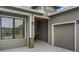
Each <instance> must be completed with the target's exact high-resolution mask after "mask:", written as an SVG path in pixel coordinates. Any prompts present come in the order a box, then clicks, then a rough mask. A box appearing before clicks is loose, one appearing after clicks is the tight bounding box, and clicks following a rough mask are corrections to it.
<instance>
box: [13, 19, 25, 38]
mask: <svg viewBox="0 0 79 59" xmlns="http://www.w3.org/2000/svg"><path fill="white" fill-rule="evenodd" d="M14 32H15V38H23V37H24V22H23V20H20V19H15V29H14Z"/></svg>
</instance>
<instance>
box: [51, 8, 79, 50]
mask: <svg viewBox="0 0 79 59" xmlns="http://www.w3.org/2000/svg"><path fill="white" fill-rule="evenodd" d="M75 20H79V8H76V9H73V10H70V11H67V12H63V13H60V14H56V15H53V16H51V20H50V22H51V30H50V33H51V31H52V24H54V23H61V22H68V21H75ZM76 29H77V32H76V33H77V42H76V45H77V46H76V48H77V51H79V24H77V28H76ZM51 35H52V33H51ZM50 38H52V36H51V37H50ZM51 40H52V39H51Z"/></svg>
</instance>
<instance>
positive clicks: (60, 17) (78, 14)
mask: <svg viewBox="0 0 79 59" xmlns="http://www.w3.org/2000/svg"><path fill="white" fill-rule="evenodd" d="M51 19H52V20H51V23H60V22H66V21H74V20H79V9H78V8H77V9H74V10H71V11H67V12H64V13H60V14H57V15H54V16H52V17H51Z"/></svg>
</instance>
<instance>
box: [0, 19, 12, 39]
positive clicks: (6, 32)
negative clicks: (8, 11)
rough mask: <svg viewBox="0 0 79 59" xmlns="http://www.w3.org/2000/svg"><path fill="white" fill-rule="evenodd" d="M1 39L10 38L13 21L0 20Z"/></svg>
mask: <svg viewBox="0 0 79 59" xmlns="http://www.w3.org/2000/svg"><path fill="white" fill-rule="evenodd" d="M1 28H2V39H8V38H12V37H13V36H12V30H13V20H12V18H2V27H1Z"/></svg>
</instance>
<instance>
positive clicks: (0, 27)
mask: <svg viewBox="0 0 79 59" xmlns="http://www.w3.org/2000/svg"><path fill="white" fill-rule="evenodd" d="M2 18H11V19H12V20H13V28H12V38H8V39H16V38H15V33H14V31H15V19H18V20H19V19H20V20H23V38H25V28H26V27H25V20H26V18H21V17H12V16H11V17H8V16H0V29H1V30H0V31H1V33H0V35H1V37H0V40H3V38H2ZM20 38H21V37H20ZM17 39H19V38H17ZM5 40H6V39H5Z"/></svg>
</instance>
